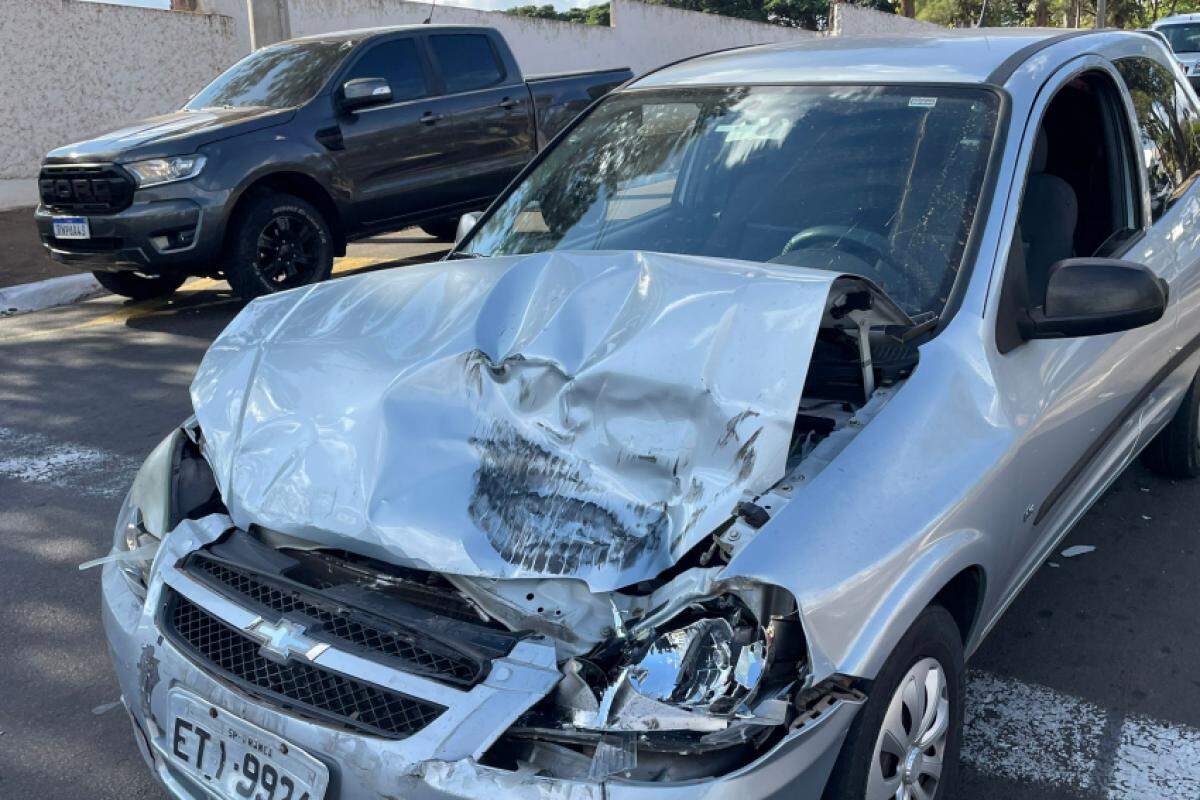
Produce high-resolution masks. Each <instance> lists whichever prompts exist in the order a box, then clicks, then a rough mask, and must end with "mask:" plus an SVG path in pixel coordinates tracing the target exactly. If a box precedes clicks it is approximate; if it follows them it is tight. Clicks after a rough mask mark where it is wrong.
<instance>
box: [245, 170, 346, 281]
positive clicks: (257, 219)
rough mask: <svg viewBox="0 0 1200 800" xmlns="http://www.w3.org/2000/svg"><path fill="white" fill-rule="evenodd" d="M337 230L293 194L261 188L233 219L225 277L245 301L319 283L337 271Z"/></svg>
mask: <svg viewBox="0 0 1200 800" xmlns="http://www.w3.org/2000/svg"><path fill="white" fill-rule="evenodd" d="M333 248H334V246H333V234H332V232H331V231H330V230H329V223H328V222H327V221H326V219H325V217H324V216H322V215H321V212H320V211H318V210H317V208H316V207H315V206H314V205H313V204H312V203H309V202H308V201H307V200H304V199H302V198H299V197H295V196H294V195H290V194H284V193H282V192H262V193H259V194H255V195H254V196H252V197H249V198H247V200H246V202H245V205H244V206H243V207H242V208H240V209H238V212H237V215H236V217H235V218H234V220H233V222H232V225H231V228H230V232H229V239H228V241H227V245H226V253H225V279H226V280H228V281H229V285H230V286H232V287H233V291H234V292H236V293H237V295H238V296H239V297H241V298H242V299H243V300H253V299H254V298H256V297H261V296H262V295H264V294H271V293H273V292H280V291H283V290H285V289H294V288H296V287H298V286H306V285H308V284H310V283H317V282H318V281H323V280H325V279H326V278H328V277H329V274H330V273H331V272H332V271H333Z"/></svg>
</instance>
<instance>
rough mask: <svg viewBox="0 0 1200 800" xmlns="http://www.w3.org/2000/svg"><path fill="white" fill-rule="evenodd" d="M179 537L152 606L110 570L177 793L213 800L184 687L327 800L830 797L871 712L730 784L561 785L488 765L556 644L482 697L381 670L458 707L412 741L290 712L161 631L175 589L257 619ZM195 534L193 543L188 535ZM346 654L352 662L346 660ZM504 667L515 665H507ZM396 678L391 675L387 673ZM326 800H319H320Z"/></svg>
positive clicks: (775, 753) (802, 732)
mask: <svg viewBox="0 0 1200 800" xmlns="http://www.w3.org/2000/svg"><path fill="white" fill-rule="evenodd" d="M178 533H179V530H178V529H177V531H176V532H175V533H173V534H172V535H171V536H169V537H168V539H167V542H166V543H164V545H163V548H162V551H163V552H161V553H160V556H159V558H158V564H157V566H156V573H155V577H154V579H153V580H152V582H151V585H150V587H149V591H148V594H147V601H146V602H145V603H144V604H143V603H142V602H141V601H140V600H139V599H138V597H137V596H136V595H135V594H134V593H133V592H132V590H131V589H130V586H129V584H128V581H127V579H126V578H125V576H124V575H123V574H122V573H121V571H120V569H119V568H118V567H116V566H115V565H114V564H108V565H106V566H105V568H104V573H103V601H102V606H103V618H104V627H105V631H106V633H107V637H108V642H109V648H110V654H111V656H112V659H113V664H114V666H115V669H116V673H117V678H118V681H119V683H120V686H121V693H122V699H123V701H124V703H125V706H126V708H127V710H128V711H129V715H130V718H131V720H132V722H133V726H134V731H135V733H134V736H135V739H136V740H137V741H138V744H139V749H141V751H142V753H143V757H144V758H145V759H146V761H147V763H148V764H149V766H150V767H151V769H152V770H153V772H154V774H155V775H156V776H157V777H158V779H159V781H160V782H161V783H162V784H163V786H164V787H166V789H167V790H168V792H169V793H170V794H171V796H173V797H176V798H187V800H210V798H209V797H208V795H207V794H206V793H205V790H204V789H203V788H201V787H200V786H199V785H197V784H195V783H194V782H192V781H190V780H189V779H188V778H186V777H185V776H184V775H183V774H182V773H181V772H179V771H177V770H175V769H174V768H173V767H172V766H171V764H170V762H169V760H168V758H167V757H166V755H165V754H166V753H168V752H170V748H169V745H170V741H169V736H168V733H167V730H168V728H169V725H170V722H169V718H168V716H167V715H168V711H167V709H168V698H167V695H168V692H169V691H170V690H171V689H173V688H176V687H178V688H182V689H185V690H187V691H189V692H191V693H192V694H195V695H198V696H200V697H201V698H203V699H205V700H207V701H208V702H210V703H213V704H214V705H216V706H218V707H220V708H223V709H225V710H227V711H229V712H230V713H232V714H234V715H236V716H238V717H240V718H242V719H244V720H246V721H247V722H250V723H252V724H253V725H257V726H258V727H260V728H263V729H265V730H267V731H269V732H271V733H272V734H275V735H277V736H279V737H280V739H281V740H284V741H286V742H289V743H291V744H292V745H294V746H298V747H300V748H302V749H303V750H305V751H307V752H308V753H310V754H311V755H313V756H314V757H316V758H317V759H319V760H321V761H322V762H323V763H325V764H326V766H328V768H329V775H330V781H329V789H328V792H327V794H326V798H327V800H359V799H360V798H363V799H365V798H373V799H374V798H379V797H403V798H405V800H423V799H425V798H429V799H430V800H432V799H433V798H437V799H438V800H449V799H450V798H464V799H465V798H487V799H488V800H506V799H507V798H514V800H515V799H516V798H539V797H540V798H547V800H549V798H554V800H605V799H611V800H649V799H650V798H660V799H662V800H675V798H679V800H683V798H685V797H686V798H695V797H703V798H712V799H714V800H715V799H716V798H729V800H735V799H736V800H744V798H746V797H755V798H760V797H771V796H775V795H779V796H781V797H782V796H786V797H789V798H797V799H799V800H803V799H804V798H811V800H816V798H818V797H820V795H821V792H822V789H823V787H824V785H825V783H826V781H827V779H828V775H829V772H830V769H831V768H832V765H833V762H834V761H835V760H836V758H837V754H838V751H839V749H840V748H841V744H842V741H843V739H844V738H845V734H846V731H847V730H848V728H849V725H850V723H851V721H852V720H853V718H854V714H855V713H856V712H857V711H858V708H859V705H858V704H855V703H849V702H843V701H839V704H838V705H836V706H835V707H833V708H831V709H830V710H829V711H828V712H827V713H826V714H825V715H824V716H823V717H821V718H820V719H818V720H816V721H815V722H812V723H809V724H807V725H805V726H804V727H803V728H800V729H799V730H796V731H793V732H792V733H790V734H788V735H787V736H786V737H784V738H783V739H782V740H781V741H780V742H779V743H778V744H777V745H776V746H775V747H774V748H773V749H772V750H770V751H769V752H768V753H766V754H765V755H763V756H761V757H760V758H759V759H758V760H756V761H754V762H753V763H751V764H749V765H747V766H745V767H743V768H741V769H739V770H737V771H735V772H733V773H730V774H728V775H725V776H722V777H720V778H715V779H711V780H706V781H692V782H687V783H680V784H668V783H633V782H628V781H621V780H614V779H610V780H608V781H607V782H605V783H604V784H603V785H602V784H601V783H598V782H590V781H575V780H561V779H555V778H548V777H541V776H537V775H532V774H529V773H526V772H520V773H518V772H510V771H507V770H503V769H498V768H494V767H489V766H484V765H481V764H480V763H478V759H479V758H480V756H482V755H483V753H484V752H485V751H486V750H487V749H488V748H489V747H490V746H491V745H492V744H493V743H494V742H495V740H496V739H497V738H498V737H499V736H500V735H501V734H502V733H503V732H504V731H505V730H506V729H507V728H508V727H509V726H510V725H511V724H512V722H513V721H514V720H515V719H516V718H517V717H518V716H519V715H520V714H522V713H524V711H525V710H526V709H528V708H529V707H530V706H532V705H533V704H534V703H536V702H537V701H538V700H540V699H541V698H542V697H544V696H545V695H546V694H547V693H548V692H549V691H550V690H551V689H552V688H553V686H554V685H555V684H556V683H557V681H558V679H559V677H560V673H559V672H558V669H557V667H556V666H555V662H554V652H553V647H552V646H551V645H549V644H548V643H542V642H538V641H536V640H526V641H522V642H521V643H519V644H518V645H517V647H516V648H514V650H513V651H512V653H511V654H510V655H509V656H508V657H506V658H504V659H498V660H497V661H495V662H493V668H492V670H491V671H490V673H489V675H488V677H487V679H486V680H485V681H484V682H483V683H480V684H478V685H476V686H475V687H473V688H472V689H471V690H470V691H465V692H464V691H459V690H456V689H452V688H450V687H447V686H444V685H441V684H438V683H434V682H432V681H428V680H424V679H421V678H419V677H417V676H414V675H409V674H406V673H403V672H400V671H397V670H393V669H386V668H383V667H378V666H376V669H377V670H378V671H379V673H380V674H377V675H375V676H373V677H374V678H375V680H376V681H377V682H378V683H380V684H381V685H385V686H388V687H389V688H393V689H396V690H398V691H403V692H405V693H408V694H410V695H413V696H417V697H422V698H425V699H429V700H432V701H434V702H437V703H439V704H441V705H445V706H446V711H445V712H444V713H443V714H442V716H441V717H439V718H438V719H436V720H435V721H434V722H432V723H431V724H429V725H428V726H427V727H425V728H424V729H422V730H420V731H419V732H417V733H415V734H413V735H411V736H409V737H408V738H406V739H402V740H394V739H383V738H376V737H372V736H369V735H363V734H359V733H355V732H348V731H345V730H342V729H339V728H334V727H331V726H326V725H323V724H321V723H319V722H314V721H311V720H308V719H302V718H300V717H297V716H292V715H290V714H287V713H283V712H281V711H280V710H279V709H277V708H275V707H273V706H270V705H267V704H264V703H263V702H260V701H259V700H256V699H253V698H251V697H250V696H248V695H245V694H243V693H241V692H239V691H238V690H236V689H235V688H233V687H231V686H229V685H227V684H225V683H224V682H222V681H219V680H217V679H215V678H214V677H212V676H210V675H209V674H208V673H207V672H206V671H204V670H203V669H201V668H200V667H198V666H197V665H196V664H195V663H193V662H192V661H191V660H190V659H189V658H188V657H186V656H185V655H184V654H182V653H181V652H180V651H179V650H177V649H176V648H175V647H174V646H172V644H171V643H170V641H169V640H168V639H167V638H166V637H164V636H163V635H161V634H160V632H159V629H158V628H157V627H156V622H155V616H156V615H155V613H154V610H155V609H157V608H158V605H159V600H160V598H161V596H162V592H163V587H164V585H169V586H170V587H171V588H172V589H174V590H175V591H176V592H179V593H181V594H183V595H184V596H186V597H188V598H190V599H191V600H192V601H193V602H196V603H199V604H201V605H203V606H204V607H205V608H206V609H208V610H209V611H210V612H211V613H214V614H217V615H219V616H222V617H225V618H226V619H227V621H228V622H230V623H232V624H239V623H245V622H246V620H243V619H241V618H240V617H239V613H240V614H241V615H243V616H248V617H250V618H253V615H252V614H249V612H246V611H244V610H241V609H238V608H237V607H236V606H234V605H232V604H231V603H229V602H228V601H227V600H225V599H224V598H222V597H220V596H219V595H216V594H214V593H212V592H211V591H210V590H208V589H207V588H206V587H204V586H203V585H201V584H199V583H197V582H195V581H193V580H192V579H191V578H190V577H189V576H187V575H186V574H184V573H182V572H180V571H177V570H175V569H174V568H173V566H172V564H174V563H176V562H177V560H178V558H179V557H180V556H182V555H183V554H184V553H186V552H187V551H189V550H191V549H194V548H195V546H197V545H198V544H201V543H203V542H197V541H196V540H192V541H188V542H184V543H182V544H184V545H185V546H184V547H182V548H181V547H180V544H181V542H179V541H178V540H177V538H176V534H178ZM185 538H188V537H185ZM326 657H329V658H331V659H332V661H331V662H330V663H329V664H327V666H329V667H330V668H335V667H336V668H338V669H339V671H346V670H348V669H355V668H356V667H355V666H354V665H353V664H350V665H348V662H346V661H345V659H346V658H347V654H345V653H339V652H337V651H334V650H330V651H328V652H326V653H325V654H323V655H322V656H320V657H319V658H318V661H317V662H316V663H321V660H323V659H325V658H326ZM338 659H341V661H339V660H338ZM501 665H503V667H504V668H500V666H501ZM384 673H386V674H384ZM314 800H315V798H314Z"/></svg>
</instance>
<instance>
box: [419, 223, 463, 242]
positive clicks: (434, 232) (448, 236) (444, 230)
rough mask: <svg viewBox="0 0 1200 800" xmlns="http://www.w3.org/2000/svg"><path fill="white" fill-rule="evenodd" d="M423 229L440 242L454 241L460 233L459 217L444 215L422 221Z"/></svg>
mask: <svg viewBox="0 0 1200 800" xmlns="http://www.w3.org/2000/svg"><path fill="white" fill-rule="evenodd" d="M420 227H421V230H423V231H425V232H426V233H428V234H429V235H430V236H432V237H433V238H435V239H437V240H438V241H439V242H453V241H454V237H456V236H457V235H458V217H443V218H442V219H431V220H429V221H428V222H422V223H421V226H420Z"/></svg>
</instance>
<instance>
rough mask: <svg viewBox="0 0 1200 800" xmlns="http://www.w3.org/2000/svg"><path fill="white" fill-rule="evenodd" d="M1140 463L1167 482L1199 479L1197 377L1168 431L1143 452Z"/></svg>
mask: <svg viewBox="0 0 1200 800" xmlns="http://www.w3.org/2000/svg"><path fill="white" fill-rule="evenodd" d="M1142 463H1144V464H1145V465H1146V466H1147V467H1149V468H1150V469H1151V470H1153V471H1154V472H1157V473H1158V474H1160V475H1163V476H1166V477H1168V478H1195V477H1198V476H1200V373H1198V374H1197V375H1196V377H1194V378H1192V385H1191V387H1190V388H1189V389H1188V391H1187V394H1185V395H1184V396H1183V402H1182V403H1180V404H1179V409H1178V410H1177V411H1176V412H1175V416H1174V417H1172V418H1171V421H1170V422H1168V423H1167V427H1165V428H1163V429H1162V430H1161V431H1159V432H1158V436H1155V437H1154V439H1153V440H1152V441H1151V442H1150V444H1148V445H1146V449H1145V450H1143V451H1142Z"/></svg>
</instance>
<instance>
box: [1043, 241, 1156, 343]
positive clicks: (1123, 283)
mask: <svg viewBox="0 0 1200 800" xmlns="http://www.w3.org/2000/svg"><path fill="white" fill-rule="evenodd" d="M1167 296H1168V287H1167V283H1166V281H1164V280H1163V279H1162V278H1159V277H1158V276H1157V275H1155V274H1154V273H1153V272H1151V271H1150V269H1149V268H1147V267H1144V266H1142V265H1141V264H1135V263H1133V262H1131V261H1120V260H1118V259H1115V258H1066V259H1063V260H1062V261H1058V262H1056V263H1055V264H1053V265H1052V266H1051V267H1050V277H1049V279H1048V280H1047V282H1046V304H1045V305H1044V306H1043V307H1041V308H1033V309H1030V311H1029V316H1028V318H1027V319H1026V320H1023V321H1022V322H1021V333H1022V334H1023V335H1024V338H1026V339H1062V338H1068V337H1074V336H1098V335H1100V334H1104V333H1116V332H1118V331H1127V330H1131V329H1133V328H1140V327H1142V326H1143V325H1149V324H1150V323H1152V322H1157V321H1158V320H1159V319H1161V318H1162V315H1163V313H1164V312H1165V311H1166V309H1167Z"/></svg>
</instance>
